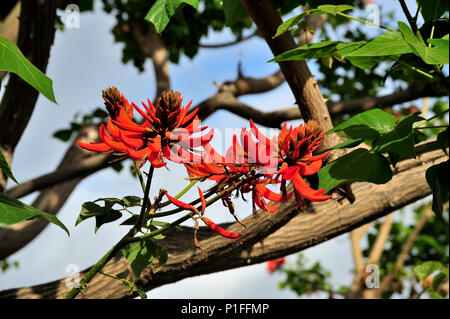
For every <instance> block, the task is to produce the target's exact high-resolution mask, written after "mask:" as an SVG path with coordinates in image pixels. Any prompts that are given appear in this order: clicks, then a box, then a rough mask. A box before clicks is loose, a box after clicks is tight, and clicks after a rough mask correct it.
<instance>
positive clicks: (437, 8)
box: [419, 0, 448, 21]
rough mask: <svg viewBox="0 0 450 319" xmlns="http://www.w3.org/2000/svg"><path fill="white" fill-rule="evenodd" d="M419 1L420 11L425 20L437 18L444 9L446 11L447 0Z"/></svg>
mask: <svg viewBox="0 0 450 319" xmlns="http://www.w3.org/2000/svg"><path fill="white" fill-rule="evenodd" d="M419 3H420V4H421V6H420V11H421V13H422V17H423V19H424V20H425V21H430V20H436V19H439V18H440V17H442V15H443V14H444V13H445V12H446V11H448V1H446V0H435V1H426V0H421V1H419Z"/></svg>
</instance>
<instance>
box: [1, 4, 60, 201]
mask: <svg viewBox="0 0 450 319" xmlns="http://www.w3.org/2000/svg"><path fill="white" fill-rule="evenodd" d="M55 17H56V3H55V1H54V0H49V1H35V0H28V1H21V12H20V26H19V35H18V39H17V45H18V47H19V49H20V50H21V51H22V53H23V55H24V56H26V57H27V58H28V60H30V61H31V62H32V63H33V64H34V65H35V66H36V67H37V68H38V69H40V70H41V71H43V72H44V73H45V70H46V68H47V63H48V58H49V55H50V47H51V46H52V44H53V38H54V35H55V26H54V24H55ZM38 94H39V92H38V91H36V89H34V88H33V87H32V86H30V85H29V84H28V83H26V82H25V81H24V80H22V79H21V78H20V77H18V76H17V75H15V74H11V75H10V78H9V81H8V84H7V86H6V89H5V93H4V95H3V98H2V100H1V102H0V127H1V130H0V149H1V150H2V151H3V154H4V155H5V158H6V160H7V161H8V163H11V161H12V156H13V153H14V149H15V147H16V145H17V143H18V142H19V140H20V138H21V136H22V134H23V131H24V130H25V128H26V126H27V124H28V121H29V119H30V117H31V114H32V113H33V110H34V106H35V104H36V101H37V98H38ZM5 185H6V177H5V176H4V174H0V192H1V191H3V190H4V188H5Z"/></svg>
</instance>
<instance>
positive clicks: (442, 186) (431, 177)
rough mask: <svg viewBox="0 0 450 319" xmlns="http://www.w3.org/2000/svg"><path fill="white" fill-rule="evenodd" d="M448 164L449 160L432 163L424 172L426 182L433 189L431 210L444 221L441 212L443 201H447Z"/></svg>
mask: <svg viewBox="0 0 450 319" xmlns="http://www.w3.org/2000/svg"><path fill="white" fill-rule="evenodd" d="M448 164H449V161H448V160H447V161H446V162H443V163H440V164H437V165H433V166H431V167H430V168H428V169H427V171H426V172H425V177H426V179H427V183H428V185H429V186H430V188H431V190H432V191H433V204H432V206H431V208H432V210H433V212H434V213H435V214H436V216H437V217H438V218H439V219H440V220H441V221H442V222H445V220H444V217H443V216H442V212H443V210H444V208H443V206H444V203H446V202H448V196H449V195H448V192H449V185H448Z"/></svg>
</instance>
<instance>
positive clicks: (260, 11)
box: [241, 0, 334, 148]
mask: <svg viewBox="0 0 450 319" xmlns="http://www.w3.org/2000/svg"><path fill="white" fill-rule="evenodd" d="M241 3H242V5H243V6H244V8H245V9H246V10H247V12H248V13H249V15H250V17H251V18H252V20H253V22H254V23H255V24H256V26H257V27H258V30H259V31H260V32H261V34H262V36H263V37H264V39H265V40H266V42H267V44H268V45H269V47H270V49H271V51H272V53H273V54H274V56H277V55H279V54H281V53H283V52H285V51H288V50H291V49H294V48H296V47H297V45H296V43H295V41H294V38H293V37H292V35H291V34H290V33H289V32H286V33H284V34H283V35H281V36H279V37H277V38H273V36H274V35H275V33H276V31H277V28H278V26H279V25H280V24H281V23H282V20H281V18H280V15H279V14H278V12H277V11H276V10H275V8H274V7H273V5H272V3H271V1H270V0H259V1H257V0H241ZM279 65H280V69H281V72H283V75H284V77H285V78H286V81H287V82H288V84H289V86H290V88H291V90H292V93H293V95H294V97H295V99H296V103H297V104H298V107H299V109H300V113H301V114H302V117H303V119H304V120H305V121H308V120H310V119H313V120H316V121H317V122H318V123H319V124H320V125H322V126H323V127H324V129H325V130H329V129H331V128H332V126H333V125H332V123H331V118H330V114H329V112H328V109H327V106H326V104H325V99H324V98H323V96H322V94H321V93H320V90H319V87H318V85H317V82H316V81H315V80H314V77H313V76H312V74H311V72H310V70H309V68H308V66H307V64H306V62H305V61H285V62H280V63H279ZM332 139H334V137H332V136H331V135H330V136H328V137H327V138H326V139H325V141H324V143H323V144H324V146H323V147H325V148H327V147H329V146H331V145H332V143H331V141H332Z"/></svg>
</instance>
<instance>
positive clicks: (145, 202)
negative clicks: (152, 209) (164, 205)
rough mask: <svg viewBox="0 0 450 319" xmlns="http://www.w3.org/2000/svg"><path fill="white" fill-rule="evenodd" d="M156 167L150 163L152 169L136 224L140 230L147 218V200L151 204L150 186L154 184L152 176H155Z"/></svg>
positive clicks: (149, 172)
mask: <svg viewBox="0 0 450 319" xmlns="http://www.w3.org/2000/svg"><path fill="white" fill-rule="evenodd" d="M154 169H155V168H154V167H153V165H150V169H149V171H148V176H147V184H146V185H145V191H144V199H143V201H142V207H141V213H140V214H139V220H138V222H137V224H136V226H137V227H138V230H139V229H140V228H141V227H142V223H143V222H144V220H145V219H144V215H145V213H146V209H147V202H148V204H149V205H151V203H150V200H149V194H150V187H151V186H152V178H153V171H154Z"/></svg>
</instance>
